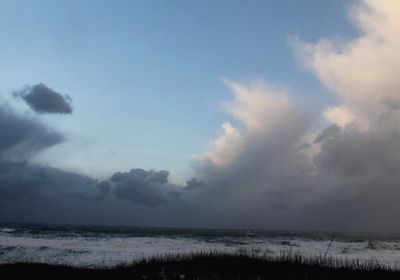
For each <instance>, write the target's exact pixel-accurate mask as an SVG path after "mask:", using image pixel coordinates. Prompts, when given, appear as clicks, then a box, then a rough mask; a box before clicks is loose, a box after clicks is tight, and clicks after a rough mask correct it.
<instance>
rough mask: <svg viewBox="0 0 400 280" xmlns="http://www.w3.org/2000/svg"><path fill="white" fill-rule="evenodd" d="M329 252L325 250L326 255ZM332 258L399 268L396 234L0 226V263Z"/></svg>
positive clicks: (399, 245)
mask: <svg viewBox="0 0 400 280" xmlns="http://www.w3.org/2000/svg"><path fill="white" fill-rule="evenodd" d="M328 248H329V250H328ZM209 251H218V252H229V253H235V252H242V253H243V252H246V253H250V254H253V255H264V256H278V255H279V254H282V253H291V254H302V255H304V256H308V257H322V256H324V255H326V256H325V257H327V258H328V257H333V258H342V259H347V260H352V259H358V260H360V261H371V260H372V261H374V262H378V263H381V264H385V265H389V266H392V267H400V266H399V263H400V235H399V236H396V235H388V234H386V235H382V234H380V235H379V234H371V233H345V232H336V233H333V232H285V231H251V232H250V231H248V230H221V229H176V228H145V227H115V226H113V227H111V226H74V225H43V224H29V225H27V224H19V225H16V224H12V225H10V224H7V225H0V263H15V262H40V263H50V264H66V265H74V266H89V267H100V266H108V267H110V266H115V265H120V264H129V263H131V262H133V261H137V260H140V259H143V258H150V257H156V256H163V255H170V254H178V253H179V254H182V253H183V254H186V253H195V252H209Z"/></svg>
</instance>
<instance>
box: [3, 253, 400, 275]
mask: <svg viewBox="0 0 400 280" xmlns="http://www.w3.org/2000/svg"><path fill="white" fill-rule="evenodd" d="M18 274H24V275H28V276H31V277H32V276H44V275H48V274H57V275H59V276H61V275H62V276H68V275H70V276H75V275H77V276H82V275H83V276H103V277H108V276H110V277H111V276H112V277H115V276H123V277H125V276H126V277H129V278H130V279H179V280H181V279H400V271H398V270H394V269H390V268H388V267H385V266H383V265H379V264H377V263H376V262H373V261H370V262H362V263H361V262H359V261H344V260H335V259H323V258H305V257H302V256H300V255H290V254H286V255H281V256H279V257H266V256H263V257H255V256H251V255H249V254H224V253H198V254H194V255H174V256H164V257H159V258H153V259H148V260H142V261H139V262H136V263H133V264H131V265H124V266H118V267H114V268H97V269H96V268H77V267H68V266H61V265H48V264H35V263H15V264H4V265H0V278H2V276H6V275H7V276H8V275H10V276H15V275H18ZM4 279H6V278H4Z"/></svg>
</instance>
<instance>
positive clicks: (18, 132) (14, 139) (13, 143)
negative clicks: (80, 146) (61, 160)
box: [0, 104, 63, 160]
mask: <svg viewBox="0 0 400 280" xmlns="http://www.w3.org/2000/svg"><path fill="white" fill-rule="evenodd" d="M0 132H1V133H0V158H14V159H19V160H21V159H25V158H28V157H30V156H31V155H32V154H35V153H37V152H39V151H41V150H43V149H45V148H48V147H51V146H53V145H56V144H59V143H60V142H62V141H63V136H62V135H61V134H60V133H58V132H56V131H54V130H53V129H51V128H49V127H46V126H45V125H43V124H42V123H40V122H39V121H38V120H36V119H29V118H28V117H25V116H20V115H18V114H16V113H15V112H14V111H13V110H12V109H11V108H10V107H9V106H7V105H6V104H0Z"/></svg>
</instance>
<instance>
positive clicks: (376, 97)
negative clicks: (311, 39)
mask: <svg viewBox="0 0 400 280" xmlns="http://www.w3.org/2000/svg"><path fill="white" fill-rule="evenodd" d="M350 15H351V17H352V19H353V22H354V23H355V24H356V25H357V26H358V27H359V28H360V33H359V35H358V37H357V38H355V39H353V40H350V41H347V42H346V41H341V42H337V41H335V40H329V39H323V40H320V41H318V42H317V43H315V44H311V43H304V42H301V41H300V40H297V41H296V42H295V43H294V46H295V48H296V51H297V53H298V55H299V57H300V58H301V62H302V63H304V65H305V66H306V67H307V69H308V70H310V71H311V73H313V74H315V75H316V76H317V77H318V78H319V79H320V81H321V83H322V84H323V85H325V86H326V87H327V88H329V89H330V91H331V92H332V93H333V94H334V95H335V96H336V97H337V104H336V105H333V106H328V107H327V108H326V110H324V112H322V116H325V118H326V121H327V126H326V127H325V128H323V129H321V130H320V131H313V132H311V130H310V128H311V127H313V125H314V122H315V120H317V119H318V117H319V116H316V115H314V114H311V113H309V112H307V110H306V108H304V107H303V106H300V105H299V104H298V103H296V102H295V101H294V100H293V99H291V98H290V92H289V91H288V90H287V89H285V88H283V87H276V86H271V85H270V84H268V83H266V82H262V81H255V82H252V83H249V84H240V83H237V82H233V81H225V83H226V85H227V86H228V87H229V88H230V89H231V91H232V94H233V98H232V101H230V102H227V103H225V104H224V109H225V111H226V112H227V113H228V114H229V117H230V119H229V122H226V123H224V124H223V125H222V132H221V134H220V135H219V136H217V137H215V139H213V140H212V141H211V146H210V148H209V149H208V150H207V151H205V152H204V153H203V155H200V156H197V157H196V158H195V159H194V161H195V163H196V165H195V169H194V173H195V174H194V175H195V178H196V179H191V180H188V181H187V182H186V183H185V184H184V186H178V185H175V184H173V183H170V182H169V180H168V177H169V172H168V171H164V170H161V171H156V170H144V169H131V170H130V171H128V172H116V173H115V174H114V175H112V176H111V177H110V178H109V179H106V180H103V181H100V182H98V181H96V180H94V179H93V178H89V177H86V176H83V175H80V174H75V173H70V172H66V171H62V170H57V169H54V168H51V167H41V166H38V165H36V164H32V163H31V162H29V156H25V159H26V160H27V161H22V162H18V161H16V160H14V159H10V158H9V156H10V155H16V154H18V153H17V152H15V151H17V150H21V149H16V147H24V149H22V150H26V151H27V152H26V153H25V154H32V153H37V152H40V151H41V150H43V149H45V148H46V147H50V146H52V145H55V144H56V143H58V142H59V141H60V140H57V141H56V140H54V139H53V137H55V136H54V135H57V134H54V132H52V130H51V129H49V128H47V127H45V126H43V125H42V124H40V123H39V122H38V121H37V120H30V119H27V118H26V117H22V116H18V115H16V114H15V113H13V112H12V110H10V109H6V107H4V106H3V107H0V108H1V110H0V114H1V115H0V117H1V118H0V129H1V131H2V132H4V133H2V134H0V153H1V158H0V200H1V201H2V203H0V220H2V221H15V220H17V221H23V220H24V219H26V220H27V221H31V222H32V221H40V222H52V221H55V222H58V223H60V222H73V223H78V222H85V223H109V224H115V223H122V224H136V225H153V226H154V225H158V226H163V225H168V226H197V227H201V226H205V227H236V228H245V227H251V228H254V227H258V228H273V229H304V230H309V229H331V230H338V229H347V230H382V231H398V230H400V222H399V221H398V216H399V213H400V206H399V203H398V199H399V197H400V188H399V186H398V185H399V182H400V175H399V174H400V110H399V100H400V99H399V96H398V94H399V93H400V84H399V79H398V78H397V76H396V75H397V73H398V72H399V70H400V56H399V55H398V54H399V52H398V50H399V49H400V48H399V42H400V40H399V39H398V37H399V36H397V35H398V34H399V33H400V30H399V29H400V22H399V20H400V2H398V1H396V0H386V1H377V0H364V1H361V2H359V3H358V4H357V5H356V6H355V8H353V9H352V10H351V13H350ZM2 120H4V121H3V122H2ZM8 124H13V125H8ZM52 139H53V140H52ZM22 154H24V153H22Z"/></svg>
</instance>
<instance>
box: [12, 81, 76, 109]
mask: <svg viewBox="0 0 400 280" xmlns="http://www.w3.org/2000/svg"><path fill="white" fill-rule="evenodd" d="M13 95H14V96H15V97H17V98H22V99H23V100H24V101H25V102H26V103H27V104H28V105H29V107H30V108H31V109H32V110H34V111H35V112H36V113H38V114H45V113H47V114H71V113H72V106H71V98H70V97H69V96H68V95H62V94H60V93H58V92H56V91H54V90H53V89H51V88H49V87H47V86H46V85H45V84H37V85H34V86H27V87H25V88H24V89H21V90H19V91H16V92H14V94H13Z"/></svg>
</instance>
